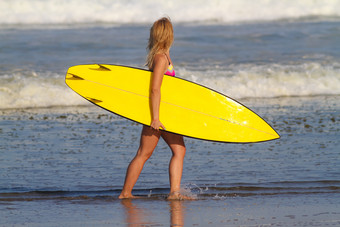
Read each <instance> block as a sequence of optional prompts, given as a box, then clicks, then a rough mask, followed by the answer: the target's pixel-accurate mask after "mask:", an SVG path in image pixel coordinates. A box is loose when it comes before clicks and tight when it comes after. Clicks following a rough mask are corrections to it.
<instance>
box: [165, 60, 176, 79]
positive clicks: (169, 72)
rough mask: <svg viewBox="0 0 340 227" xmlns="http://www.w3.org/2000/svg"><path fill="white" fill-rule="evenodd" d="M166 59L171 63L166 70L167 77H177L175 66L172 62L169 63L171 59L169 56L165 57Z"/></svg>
mask: <svg viewBox="0 0 340 227" xmlns="http://www.w3.org/2000/svg"><path fill="white" fill-rule="evenodd" d="M165 56H166V58H167V59H168V62H169V66H168V68H167V70H166V72H165V73H164V74H165V75H168V76H175V75H176V73H175V69H174V66H173V65H172V64H171V62H170V61H169V58H168V56H167V55H165Z"/></svg>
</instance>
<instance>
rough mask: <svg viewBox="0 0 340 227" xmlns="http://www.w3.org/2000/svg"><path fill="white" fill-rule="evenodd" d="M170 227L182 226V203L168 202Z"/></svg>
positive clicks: (177, 201) (176, 201)
mask: <svg viewBox="0 0 340 227" xmlns="http://www.w3.org/2000/svg"><path fill="white" fill-rule="evenodd" d="M169 206H170V223H171V226H184V213H183V208H184V207H183V201H179V200H173V201H169Z"/></svg>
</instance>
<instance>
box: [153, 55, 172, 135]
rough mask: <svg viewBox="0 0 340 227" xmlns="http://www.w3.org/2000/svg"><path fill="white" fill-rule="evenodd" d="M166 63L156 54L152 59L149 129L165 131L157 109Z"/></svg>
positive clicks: (163, 57) (163, 58)
mask: <svg viewBox="0 0 340 227" xmlns="http://www.w3.org/2000/svg"><path fill="white" fill-rule="evenodd" d="M167 63H168V61H167V60H166V58H165V56H164V55H163V54H158V55H156V56H155V59H154V67H153V76H152V81H151V89H150V98H151V114H152V116H151V117H152V122H151V127H152V128H153V129H156V130H159V128H162V129H165V127H164V125H163V124H162V123H161V122H160V120H159V107H160V102H161V85H162V81H163V77H164V73H165V71H166V69H167Z"/></svg>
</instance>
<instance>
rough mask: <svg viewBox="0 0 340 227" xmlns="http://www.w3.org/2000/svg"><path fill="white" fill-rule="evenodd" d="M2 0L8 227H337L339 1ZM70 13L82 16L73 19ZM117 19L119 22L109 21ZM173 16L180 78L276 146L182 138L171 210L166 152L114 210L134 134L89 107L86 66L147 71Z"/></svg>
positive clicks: (3, 220) (3, 186) (0, 192)
mask: <svg viewBox="0 0 340 227" xmlns="http://www.w3.org/2000/svg"><path fill="white" fill-rule="evenodd" d="M197 2H198V1H189V0H188V1H184V2H183V1H167V2H166V3H165V2H159V3H154V2H152V1H148V0H143V1H133V0H132V1H127V2H126V1H123V0H121V1H120V0H118V1H115V2H110V1H105V0H100V1H96V3H94V2H92V1H77V0H69V1H55V0H48V1H38V0H36V1H24V0H13V1H0V12H1V13H0V210H1V213H0V225H1V226H21V225H26V226H94V225H98V226H133V225H135V226H141V225H142V226H167V225H169V224H170V225H171V224H172V225H179V226H181V225H185V226H197V225H198V226H259V225H272V226H282V225H283V226H293V225H294V226H339V225H340V218H339V217H340V212H339V210H340V209H339V205H338V204H340V179H339V173H340V167H339V166H340V155H339V152H340V1H336V0H334V1H326V0H324V1H321V0H320V1H299V3H293V2H292V1H280V2H277V1H268V0H266V1H262V0H258V1H253V2H249V1H245V0H244V1H243V0H241V1H217V0H216V1H209V2H203V1H202V2H198V3H197ZM74 9H77V10H74ZM112 12H118V13H112ZM163 15H169V16H170V17H171V18H172V21H173V23H174V30H175V42H174V45H173V47H172V49H171V56H172V59H173V62H174V66H175V69H176V73H177V76H178V77H181V78H185V79H188V80H191V81H194V82H197V83H199V84H202V85H205V86H207V87H210V88H213V89H214V90H217V91H219V92H222V93H224V94H226V95H228V96H230V97H232V98H235V99H237V100H238V101H240V102H241V103H243V104H244V105H246V106H247V107H249V108H251V109H252V110H253V111H255V112H256V113H258V114H259V115H260V116H262V117H263V118H264V119H265V120H266V121H267V122H268V123H270V124H271V125H272V126H273V127H274V128H275V129H276V130H277V131H278V133H279V134H280V135H281V139H279V140H275V141H269V142H265V143H256V144H242V145H240V144H225V143H214V142H207V141H201V140H195V139H190V138H185V142H186V145H187V155H186V159H185V163H184V172H183V179H182V187H183V193H187V194H188V195H190V196H192V197H195V198H196V199H197V200H195V201H184V202H181V201H174V202H168V201H166V199H165V198H166V196H167V194H168V192H169V183H168V172H167V168H168V162H169V159H170V157H171V152H170V151H169V148H168V147H167V145H166V144H165V143H164V142H163V141H160V143H159V145H158V147H157V148H156V150H155V152H154V154H153V156H152V157H151V159H150V160H149V161H148V162H147V164H146V165H145V167H144V169H143V172H142V174H141V176H140V179H139V180H138V182H137V184H136V186H135V190H134V194H136V195H141V196H143V198H144V199H140V200H132V201H131V200H127V201H120V200H118V199H117V197H118V195H119V193H120V190H121V188H122V186H123V182H124V177H125V171H126V167H127V165H128V164H129V162H130V160H131V159H132V158H133V156H134V154H135V152H136V150H137V147H138V143H139V136H140V131H141V126H140V125H138V124H136V123H134V122H131V121H128V120H126V119H123V118H121V117H118V116H116V115H114V114H112V113H109V112H106V111H104V110H102V109H100V108H98V107H96V106H93V105H92V104H90V103H88V102H87V101H85V100H84V99H82V98H81V97H79V96H78V95H77V94H75V93H74V92H73V91H72V90H71V89H69V88H68V87H67V86H66V84H65V82H64V77H65V74H66V71H67V69H68V68H69V67H70V66H72V65H78V64H92V63H102V64H119V65H128V66H133V67H139V68H145V66H144V62H145V56H146V45H147V39H148V33H149V28H150V26H151V24H152V22H153V21H154V20H155V19H157V18H159V17H160V16H163Z"/></svg>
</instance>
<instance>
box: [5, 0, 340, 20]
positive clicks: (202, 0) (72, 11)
mask: <svg viewBox="0 0 340 227" xmlns="http://www.w3.org/2000/svg"><path fill="white" fill-rule="evenodd" d="M0 12H1V13H0V24H7V25H8V24H73V23H118V24H121V23H123V24H124V23H151V22H153V21H154V20H155V19H157V18H159V17H160V16H164V15H169V16H170V17H171V18H172V19H173V21H174V22H209V21H210V22H215V23H234V22H249V21H271V20H279V19H297V18H301V17H340V0H314V1H311V0H299V1H291V0H280V1H277V0H254V1H248V0H238V1H221V0H210V1H206V0H184V1H183V0H169V1H153V0H129V1H126V0H115V1H110V0H97V1H91V0H30V1H28V0H10V1H0Z"/></svg>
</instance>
